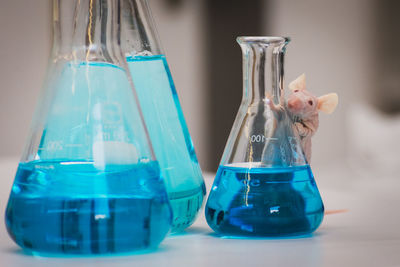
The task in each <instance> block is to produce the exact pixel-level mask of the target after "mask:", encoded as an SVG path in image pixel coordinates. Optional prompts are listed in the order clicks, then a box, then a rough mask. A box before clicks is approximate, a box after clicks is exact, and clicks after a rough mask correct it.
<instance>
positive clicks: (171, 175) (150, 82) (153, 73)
mask: <svg viewBox="0 0 400 267" xmlns="http://www.w3.org/2000/svg"><path fill="white" fill-rule="evenodd" d="M123 4H124V8H123V15H122V16H123V19H124V20H123V21H122V27H123V30H122V40H123V42H122V46H123V50H124V52H125V56H126V57H127V61H128V65H129V69H130V72H131V76H132V79H133V83H134V85H135V88H136V91H137V93H138V97H139V102H140V104H141V107H142V110H143V115H144V118H145V122H146V125H147V128H148V130H149V134H150V139H151V142H152V144H153V148H154V152H155V155H156V157H157V160H158V162H159V164H160V168H161V173H162V175H163V177H164V179H165V183H166V187H167V192H168V196H169V200H170V203H171V206H172V210H173V217H174V218H173V223H172V231H173V232H177V231H180V230H183V229H184V228H186V227H188V226H190V225H191V224H192V223H193V222H194V219H195V217H196V215H197V213H198V211H199V209H200V208H201V206H202V203H203V198H204V195H205V193H206V191H205V185H204V180H203V177H202V174H201V170H200V166H199V163H198V161H197V158H196V154H195V151H194V147H193V143H192V140H191V138H190V135H189V131H188V128H187V126H186V122H185V119H184V117H183V113H182V109H181V106H180V103H179V99H178V96H177V93H176V90H175V86H174V82H173V80H172V76H171V72H170V70H169V67H168V64H167V60H166V58H165V55H164V52H163V51H162V49H161V47H160V43H159V41H158V36H157V33H156V28H155V25H154V23H153V20H152V17H151V13H150V9H149V7H148V4H147V1H146V0H124V1H123Z"/></svg>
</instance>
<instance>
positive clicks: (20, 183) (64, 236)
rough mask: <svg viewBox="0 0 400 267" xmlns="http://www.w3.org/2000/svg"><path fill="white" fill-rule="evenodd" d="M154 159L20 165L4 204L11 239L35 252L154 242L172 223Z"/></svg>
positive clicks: (125, 248)
mask: <svg viewBox="0 0 400 267" xmlns="http://www.w3.org/2000/svg"><path fill="white" fill-rule="evenodd" d="M171 219H172V215H171V210H170V206H169V204H168V198H167V195H166V191H165V187H164V184H163V182H162V180H161V179H160V175H159V169H158V165H157V163H155V162H149V163H145V164H135V165H112V166H107V168H106V170H104V171H100V170H97V169H96V167H95V166H94V165H93V164H92V163H91V162H69V161H58V162H51V161H48V162H45V161H34V162H29V163H21V164H20V165H19V168H18V171H17V174H16V178H15V181H14V185H13V187H12V191H11V195H10V198H9V202H8V206H7V210H6V226H7V230H8V232H9V234H10V236H11V237H12V239H13V240H14V241H15V242H16V243H17V244H18V245H19V246H21V247H22V248H24V249H26V250H30V251H34V252H39V253H40V252H43V253H65V254H101V253H120V252H129V251H133V250H137V249H145V248H153V247H155V246H157V245H158V244H159V243H160V242H161V241H162V240H163V238H164V237H165V235H166V234H167V232H168V230H169V229H170V226H171Z"/></svg>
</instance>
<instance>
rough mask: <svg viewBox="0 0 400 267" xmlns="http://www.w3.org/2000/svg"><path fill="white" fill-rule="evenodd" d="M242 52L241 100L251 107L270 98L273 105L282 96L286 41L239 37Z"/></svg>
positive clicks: (275, 38) (283, 39)
mask: <svg viewBox="0 0 400 267" xmlns="http://www.w3.org/2000/svg"><path fill="white" fill-rule="evenodd" d="M237 42H238V43H239V45H240V47H241V48H242V52H243V99H242V103H244V104H247V105H251V104H257V103H262V102H264V101H265V100H266V99H267V98H271V99H272V100H273V101H274V102H275V103H276V104H278V103H279V98H280V96H281V94H282V93H283V91H282V90H283V75H284V68H283V63H284V62H283V61H284V55H285V51H286V45H287V44H288V42H289V39H288V38H284V37H239V38H237Z"/></svg>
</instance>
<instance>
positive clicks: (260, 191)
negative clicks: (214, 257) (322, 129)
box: [205, 37, 324, 237]
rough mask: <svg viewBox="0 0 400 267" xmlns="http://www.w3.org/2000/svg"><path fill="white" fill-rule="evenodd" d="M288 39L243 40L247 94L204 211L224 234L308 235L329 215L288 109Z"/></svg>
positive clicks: (213, 225) (247, 38)
mask: <svg viewBox="0 0 400 267" xmlns="http://www.w3.org/2000/svg"><path fill="white" fill-rule="evenodd" d="M288 42H289V40H288V39H287V38H281V37H239V38H238V43H239V44H240V46H241V48H242V52H243V76H244V82H243V86H244V88H243V99H242V103H241V106H240V108H239V112H238V114H237V116H236V120H235V122H234V125H233V128H232V130H231V133H230V136H229V138H228V141H227V144H226V147H225V151H224V154H223V156H222V160H221V163H220V166H219V168H218V172H217V175H216V177H215V181H214V184H213V186H212V188H211V192H210V195H209V197H208V201H207V204H206V210H205V214H206V219H207V222H208V224H209V225H210V227H211V228H212V229H213V230H214V231H216V232H217V233H219V234H220V235H224V236H270V237H274V236H278V237H279V236H290V235H304V234H309V233H311V232H313V231H315V230H316V229H317V227H318V226H319V225H320V223H321V221H322V219H323V213H324V206H323V203H322V200H321V197H320V194H319V191H318V188H317V186H316V183H315V180H314V177H313V174H312V171H311V169H310V166H309V165H308V163H307V161H306V158H305V156H304V153H303V150H302V148H301V143H300V137H299V135H298V133H297V131H296V129H295V128H294V127H293V120H292V118H291V114H290V113H289V112H288V111H287V110H286V108H285V99H284V84H283V60H284V55H285V51H286V45H287V43H288ZM271 101H272V102H271Z"/></svg>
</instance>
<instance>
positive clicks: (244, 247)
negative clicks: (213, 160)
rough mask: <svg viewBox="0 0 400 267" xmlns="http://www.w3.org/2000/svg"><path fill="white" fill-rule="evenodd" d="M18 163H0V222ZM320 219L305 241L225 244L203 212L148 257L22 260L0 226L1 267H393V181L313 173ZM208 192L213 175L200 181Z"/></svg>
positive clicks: (397, 200) (398, 191)
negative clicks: (321, 202)
mask: <svg viewBox="0 0 400 267" xmlns="http://www.w3.org/2000/svg"><path fill="white" fill-rule="evenodd" d="M17 164H18V161H17V160H15V159H2V160H0V177H1V180H0V190H1V191H0V193H1V194H0V216H4V209H5V206H6V204H7V200H8V196H9V192H10V189H11V185H12V182H13V179H14V175H15V170H16V167H17ZM313 171H314V175H315V177H316V180H317V183H318V186H319V189H320V191H321V195H322V198H323V200H324V203H325V208H326V209H327V210H335V209H348V210H349V211H348V212H345V213H339V214H333V215H327V216H326V217H325V218H324V221H323V223H322V225H321V227H320V228H319V229H318V230H317V231H316V232H315V233H314V234H313V235H312V236H310V237H306V238H294V239H290V238H286V239H225V238H220V237H218V236H216V235H214V234H213V232H212V230H211V229H210V228H209V227H208V226H207V224H206V222H205V219H204V215H203V212H204V211H201V214H200V217H199V218H198V219H197V221H196V222H195V224H194V225H193V226H192V227H190V228H189V229H187V231H186V232H185V233H184V234H181V235H175V236H168V237H167V238H166V239H165V240H164V241H163V242H162V243H161V245H160V247H159V249H158V250H156V251H155V252H152V253H146V254H143V253H142V254H135V255H126V256H106V257H75V258H44V257H37V256H31V255H27V254H24V253H23V251H22V250H21V249H20V248H18V247H17V246H16V245H15V244H14V243H13V241H12V240H11V239H10V238H9V237H8V234H7V232H6V229H5V226H4V220H3V219H1V220H0V266H1V267H3V266H4V267H5V266H7V267H8V266H11V267H14V266H15V267H18V266H29V267H35V266H41V267H42V266H44V267H46V266H52V267H53V266H57V267H58V266H99V267H100V266H113V267H114V266H115V267H119V266H140V267H145V266H157V267H158V266H173V267H180V266H185V267H188V266H189V267H193V266H205V267H206V266H207V267H211V266H229V267H235V266H246V267H250V266H308V267H314V266H400V215H399V214H400V208H399V206H400V205H399V204H400V181H397V180H398V179H400V177H386V178H381V177H376V179H372V178H365V177H364V178H362V177H356V175H354V173H352V172H351V171H350V170H349V169H348V168H347V167H346V166H345V165H340V166H334V167H333V166H332V167H325V168H322V169H318V168H315V169H314V167H313ZM396 178H397V179H396ZM205 179H206V183H207V185H208V187H207V189H208V190H209V188H210V184H211V183H212V179H213V176H212V175H211V174H206V175H205Z"/></svg>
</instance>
